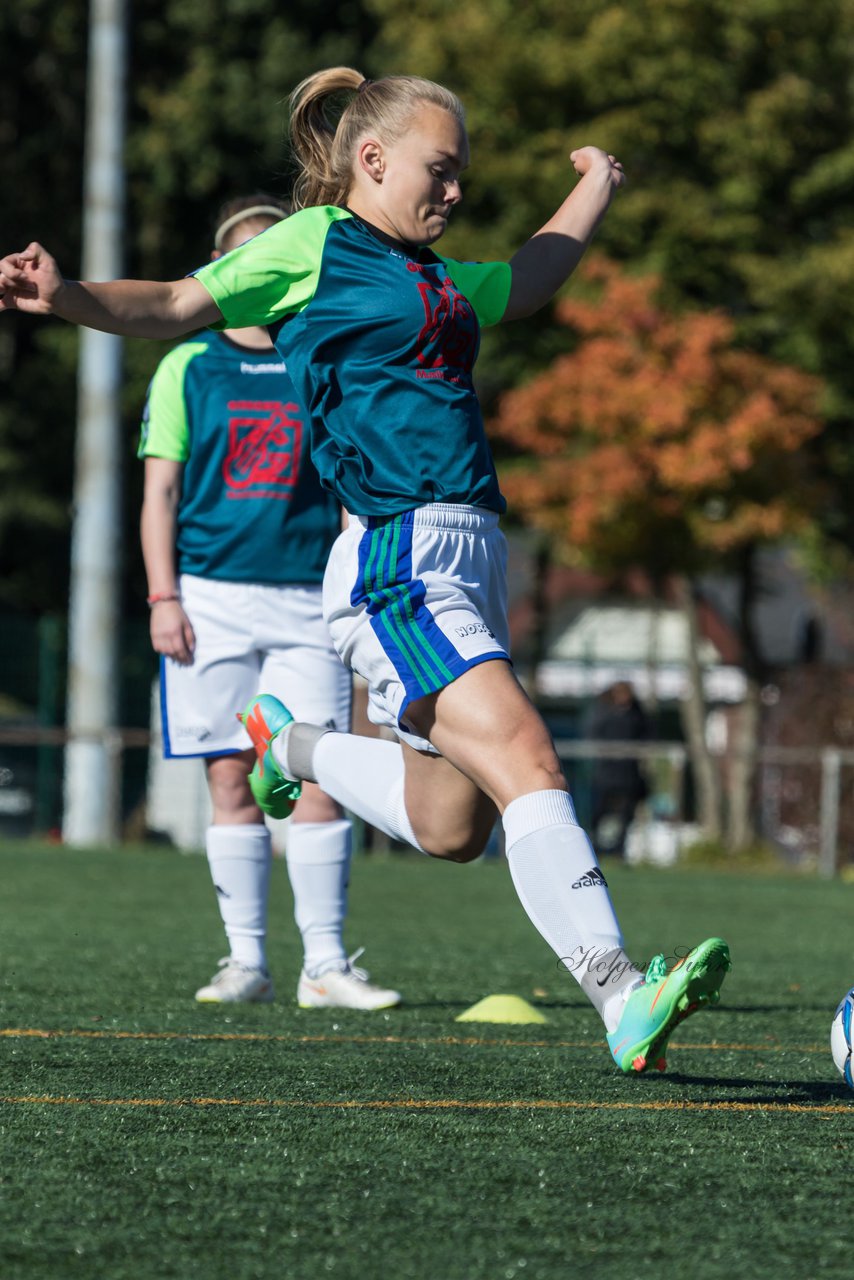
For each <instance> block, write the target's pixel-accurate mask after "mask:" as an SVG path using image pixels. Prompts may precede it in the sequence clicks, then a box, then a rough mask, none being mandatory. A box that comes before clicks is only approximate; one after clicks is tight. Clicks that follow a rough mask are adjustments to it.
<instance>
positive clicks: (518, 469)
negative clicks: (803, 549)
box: [490, 260, 822, 571]
mask: <svg viewBox="0 0 854 1280" xmlns="http://www.w3.org/2000/svg"><path fill="white" fill-rule="evenodd" d="M584 277H585V278H586V280H587V282H592V283H593V284H594V285H595V286H596V290H597V296H596V297H595V298H594V299H579V298H572V299H568V300H564V301H561V302H560V303H558V306H557V318H558V320H559V321H560V322H561V323H563V324H565V325H567V326H569V327H570V328H571V329H572V330H573V331H574V332H575V335H576V337H577V343H576V345H575V348H574V350H572V351H571V352H569V353H568V354H567V355H564V356H561V357H560V358H559V359H557V360H555V361H554V363H553V364H552V365H551V366H550V368H548V369H547V370H545V371H544V372H543V373H541V374H540V375H538V376H537V377H536V378H534V379H533V380H532V381H531V382H530V383H529V384H528V385H527V386H523V387H520V388H517V389H516V390H514V391H511V392H509V393H507V394H506V395H505V396H504V397H503V398H502V400H501V402H500V404H499V407H498V412H497V413H496V415H495V417H494V418H493V419H492V421H491V422H490V431H491V434H492V436H493V438H494V439H499V440H502V441H505V442H506V443H507V444H508V445H509V446H511V449H512V454H513V456H512V457H511V458H510V459H509V460H508V461H507V462H506V463H505V464H504V465H503V466H502V474H501V483H502V488H503V490H504V492H505V494H506V496H507V498H508V501H509V503H510V505H511V509H512V510H514V511H515V512H516V513H517V514H519V515H520V516H521V517H522V518H523V519H524V520H525V521H526V522H527V523H529V524H533V525H535V526H537V527H539V528H541V529H544V530H547V531H548V532H550V533H551V534H552V535H553V536H554V537H555V538H556V539H557V540H558V541H559V542H561V543H562V544H563V545H564V547H565V548H566V549H567V550H568V552H569V553H570V555H572V554H573V553H574V554H575V556H576V557H577V558H581V557H583V558H584V559H587V560H589V561H592V562H600V563H607V564H610V565H612V566H616V565H618V564H628V563H637V562H639V561H645V562H646V563H647V564H649V566H650V568H661V569H663V570H665V571H670V570H674V571H679V570H690V569H691V568H693V567H696V566H699V565H700V564H702V563H705V562H708V561H709V559H714V558H715V557H716V556H717V557H719V556H720V555H725V554H726V553H728V552H730V551H734V550H736V549H737V548H739V547H740V546H743V545H745V544H747V543H753V542H757V541H762V542H764V541H770V540H774V539H777V538H779V537H781V536H783V535H785V534H787V533H792V532H794V531H796V530H797V529H798V528H800V527H802V526H803V525H804V523H805V522H806V521H807V519H808V517H809V505H810V503H811V502H813V501H814V496H813V493H812V490H811V488H810V486H809V485H808V484H807V483H806V481H805V467H804V458H803V452H802V446H803V445H804V444H805V442H806V441H808V440H809V439H810V438H811V437H813V436H815V435H816V434H817V433H818V432H819V431H820V430H821V426H822V423H821V418H820V415H819V408H818V401H819V394H820V390H821V385H820V383H819V382H818V380H817V379H815V378H813V377H810V376H809V375H807V374H805V373H803V372H801V371H800V370H797V369H794V368H791V367H788V366H785V365H780V364H777V363H774V362H773V361H771V360H768V359H766V358H765V357H763V356H760V355H757V354H756V353H754V352H750V351H745V350H743V349H739V348H737V347H736V346H735V345H734V324H733V322H732V320H731V319H730V318H729V317H728V316H727V315H725V314H724V313H722V312H720V311H712V312H687V313H686V312H683V313H680V314H675V313H673V312H670V311H668V310H666V308H665V307H664V306H663V305H662V304H661V303H660V302H659V301H658V299H657V293H658V281H657V280H656V279H655V278H652V277H646V278H643V279H637V278H631V277H629V276H626V275H625V274H623V273H622V272H621V271H620V270H619V268H617V267H616V266H615V265H613V264H611V263H607V262H604V261H601V260H599V261H595V262H593V263H590V264H589V265H587V266H586V267H585V269H584Z"/></svg>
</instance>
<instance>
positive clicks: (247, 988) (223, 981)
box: [196, 956, 273, 1004]
mask: <svg viewBox="0 0 854 1280" xmlns="http://www.w3.org/2000/svg"><path fill="white" fill-rule="evenodd" d="M196 999H197V1000H198V1001H199V1003H200V1004H269V1002H270V1001H271V1000H272V999H273V982H272V979H271V977H270V975H269V973H265V972H264V970H263V969H250V968H249V967H248V966H247V965H245V964H241V963H240V962H239V961H238V960H232V958H231V956H223V958H222V960H220V962H219V973H217V974H215V975H214V976H213V977H212V978H211V980H210V982H209V983H208V985H207V986H206V987H199V989H198V991H197V992H196Z"/></svg>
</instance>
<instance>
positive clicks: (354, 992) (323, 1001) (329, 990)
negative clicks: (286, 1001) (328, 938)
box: [297, 947, 401, 1009]
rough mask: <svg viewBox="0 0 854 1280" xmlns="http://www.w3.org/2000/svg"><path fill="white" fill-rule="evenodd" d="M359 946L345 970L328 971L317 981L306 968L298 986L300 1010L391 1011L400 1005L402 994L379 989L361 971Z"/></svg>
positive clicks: (365, 973)
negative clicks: (358, 964) (358, 961)
mask: <svg viewBox="0 0 854 1280" xmlns="http://www.w3.org/2000/svg"><path fill="white" fill-rule="evenodd" d="M363 951H364V947H360V948H359V950H358V951H354V952H353V954H352V955H351V956H350V958H349V959H348V961H347V968H346V969H327V970H326V972H325V973H322V974H321V975H320V976H319V977H318V978H310V977H309V976H308V974H307V973H306V971H305V969H303V971H302V973H301V974H300V976H299V983H298V984H297V1004H298V1005H299V1007H300V1008H301V1009H391V1008H393V1007H394V1005H396V1004H400V1000H401V996H400V992H399V991H391V990H389V989H387V988H385V987H377V986H375V985H374V983H372V982H369V981H368V978H369V976H370V975H369V974H368V973H367V972H366V971H365V970H364V969H360V968H359V967H358V966H357V965H356V964H354V963H353V962H354V960H358V958H359V956H360V955H361V954H362V952H363Z"/></svg>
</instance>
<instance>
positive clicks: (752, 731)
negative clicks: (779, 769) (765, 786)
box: [726, 673, 762, 853]
mask: <svg viewBox="0 0 854 1280" xmlns="http://www.w3.org/2000/svg"><path fill="white" fill-rule="evenodd" d="M746 674H747V691H746V693H745V695H744V702H743V703H742V705H741V707H739V713H738V721H737V727H736V730H735V733H734V734H733V739H732V745H733V755H732V760H731V761H730V767H729V771H728V774H727V777H728V787H727V792H728V795H727V800H728V804H727V816H728V821H727V833H726V843H727V848H728V849H729V850H730V852H731V853H737V852H738V851H739V849H746V848H748V847H749V846H750V845H751V844H753V843H754V841H755V840H756V824H755V821H754V805H753V794H754V780H755V778H756V766H757V761H758V754H759V725H760V720H761V712H762V703H761V700H760V685H759V681H758V680H755V679H754V678H753V677H752V676H751V675H750V674H749V673H746Z"/></svg>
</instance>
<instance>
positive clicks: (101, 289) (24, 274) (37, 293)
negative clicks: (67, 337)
mask: <svg viewBox="0 0 854 1280" xmlns="http://www.w3.org/2000/svg"><path fill="white" fill-rule="evenodd" d="M0 310H4V311H23V312H25V313H27V314H28V315H36V316H49V315H55V316H60V317H61V318H62V319H63V320H70V321H71V323H72V324H82V325H86V327H87V328H89V329H100V330H102V331H103V332H105V333H118V334H121V335H122V336H123V337H126V338H177V337H179V336H180V335H181V334H183V333H188V332H189V331H190V330H191V329H199V328H202V327H203V326H205V325H208V324H212V323H213V322H214V321H216V320H219V319H220V318H221V317H220V312H219V308H218V307H217V306H216V304H215V303H214V301H213V300H212V298H211V296H210V294H209V293H208V292H207V290H206V289H205V288H204V287H203V286H202V285H200V284H199V283H198V281H197V280H194V279H192V277H190V278H189V279H185V280H173V281H170V282H160V281H155V280H114V281H111V282H109V283H105V284H92V283H89V282H87V281H83V280H65V279H64V278H63V276H62V275H61V273H60V271H59V268H58V267H57V265H56V262H55V261H54V259H53V258H52V257H51V255H50V254H49V253H48V252H47V250H46V249H44V248H43V247H42V246H41V245H40V244H36V243H35V242H34V243H33V244H30V245H28V246H27V248H26V249H24V251H23V252H22V253H10V254H8V255H7V257H5V258H2V259H0Z"/></svg>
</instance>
